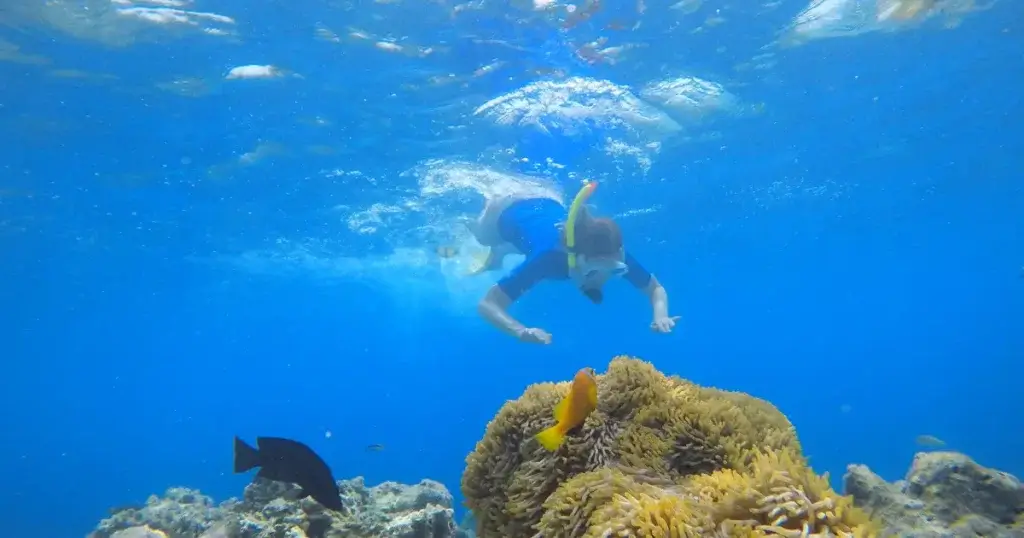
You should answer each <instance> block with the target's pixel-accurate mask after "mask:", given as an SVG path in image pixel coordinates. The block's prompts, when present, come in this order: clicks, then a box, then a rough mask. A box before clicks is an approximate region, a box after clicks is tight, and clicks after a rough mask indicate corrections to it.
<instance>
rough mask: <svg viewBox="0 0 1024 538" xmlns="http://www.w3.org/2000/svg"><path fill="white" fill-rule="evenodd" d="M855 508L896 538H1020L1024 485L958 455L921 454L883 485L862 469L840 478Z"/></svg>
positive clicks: (1023, 525) (853, 468)
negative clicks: (898, 476)
mask: <svg viewBox="0 0 1024 538" xmlns="http://www.w3.org/2000/svg"><path fill="white" fill-rule="evenodd" d="M843 482H844V489H845V492H844V493H846V494H847V495H852V496H853V499H854V504H855V505H857V506H858V507H860V508H862V509H864V510H865V511H867V512H868V513H869V514H871V516H872V518H873V519H875V520H877V521H879V522H881V523H882V524H883V525H884V528H885V531H884V533H883V536H899V537H901V538H968V537H970V538H979V537H985V538H1024V485H1022V484H1021V481H1020V480H1018V479H1017V478H1016V477H1014V476H1013V475H1010V474H1007V473H1004V472H1002V471H998V470H995V469H990V468H988V467H983V466H981V465H979V464H978V463H976V462H975V461H974V460H972V459H971V458H969V457H968V456H965V455H963V454H960V453H958V452H921V453H918V454H917V455H916V456H915V457H914V461H913V463H912V464H911V466H910V470H909V471H908V472H907V475H906V478H905V479H903V480H899V481H897V482H886V481H885V480H883V479H882V478H881V477H879V476H878V475H877V474H875V473H873V472H872V471H871V469H869V468H868V467H867V466H865V465H859V464H855V465H850V466H848V467H847V472H846V475H845V476H844V477H843Z"/></svg>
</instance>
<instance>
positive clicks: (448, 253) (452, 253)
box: [437, 246, 459, 258]
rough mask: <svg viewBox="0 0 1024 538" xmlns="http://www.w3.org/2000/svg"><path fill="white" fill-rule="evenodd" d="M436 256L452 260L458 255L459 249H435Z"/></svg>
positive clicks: (443, 247) (444, 247)
mask: <svg viewBox="0 0 1024 538" xmlns="http://www.w3.org/2000/svg"><path fill="white" fill-rule="evenodd" d="M437 255H438V256H440V257H442V258H454V257H456V256H458V255H459V249H457V248H455V247H446V246H440V247H437Z"/></svg>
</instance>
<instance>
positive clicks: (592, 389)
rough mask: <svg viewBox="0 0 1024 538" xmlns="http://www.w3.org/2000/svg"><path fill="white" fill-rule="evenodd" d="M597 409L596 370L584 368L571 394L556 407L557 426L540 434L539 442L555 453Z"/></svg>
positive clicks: (538, 435) (577, 376)
mask: <svg viewBox="0 0 1024 538" xmlns="http://www.w3.org/2000/svg"><path fill="white" fill-rule="evenodd" d="M594 409H597V380H595V379H594V370H592V369H590V368H583V369H582V370H580V371H579V372H576V377H575V378H573V380H572V385H571V386H570V387H569V394H567V395H566V396H565V398H563V399H562V401H560V402H558V405H556V406H555V425H554V426H552V427H550V428H548V429H546V430H544V431H542V432H540V433H538V434H537V435H536V439H537V441H539V442H540V444H541V445H543V446H544V448H546V449H548V450H550V451H555V450H558V447H560V446H562V443H564V442H565V436H566V434H568V433H569V432H570V431H572V430H573V429H574V428H577V427H579V425H581V424H583V421H584V420H586V419H587V416H588V415H590V413H592V412H593V411H594Z"/></svg>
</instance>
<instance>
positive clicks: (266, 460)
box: [235, 437, 344, 511]
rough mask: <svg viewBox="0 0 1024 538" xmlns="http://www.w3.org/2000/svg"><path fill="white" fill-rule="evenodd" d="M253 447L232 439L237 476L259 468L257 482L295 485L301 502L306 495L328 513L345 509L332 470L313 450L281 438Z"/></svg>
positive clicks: (262, 440)
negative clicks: (273, 481)
mask: <svg viewBox="0 0 1024 538" xmlns="http://www.w3.org/2000/svg"><path fill="white" fill-rule="evenodd" d="M256 446H257V447H259V449H256V448H253V447H251V446H249V445H247V444H246V443H245V441H243V440H241V439H239V438H238V437H235V472H236V473H244V472H246V471H248V470H249V469H252V468H254V467H259V468H260V471H259V472H258V473H256V478H266V479H267V480H275V481H277V482H290V483H292V484H296V485H298V486H299V487H300V488H301V489H302V491H301V492H300V494H299V498H300V499H301V498H303V497H305V496H307V495H308V496H310V497H312V498H313V500H315V501H316V502H318V503H320V504H322V505H324V507H326V508H329V509H331V510H339V511H340V510H343V509H344V505H342V503H341V492H340V491H339V490H338V483H337V482H336V481H335V480H334V475H332V474H331V468H330V467H328V466H327V463H325V462H324V460H323V459H321V458H320V456H318V455H317V454H316V452H313V449H311V448H309V447H308V446H306V445H304V444H302V443H300V442H298V441H292V440H291V439H282V438H280V437H257V438H256Z"/></svg>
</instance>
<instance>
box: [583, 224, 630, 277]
mask: <svg viewBox="0 0 1024 538" xmlns="http://www.w3.org/2000/svg"><path fill="white" fill-rule="evenodd" d="M575 252H576V259H577V267H578V268H579V270H580V272H581V273H582V276H583V277H584V278H585V279H586V280H593V279H597V278H598V277H600V280H601V281H602V283H603V281H604V280H607V279H608V278H609V277H613V276H621V275H623V274H625V273H626V271H627V270H628V268H627V267H626V263H625V262H626V260H625V257H626V253H625V250H624V249H623V246H622V230H621V229H619V225H618V224H616V223H615V221H613V220H612V219H608V218H592V217H590V216H589V215H584V216H583V218H581V219H580V220H579V222H578V223H577V225H576V245H575Z"/></svg>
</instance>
